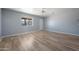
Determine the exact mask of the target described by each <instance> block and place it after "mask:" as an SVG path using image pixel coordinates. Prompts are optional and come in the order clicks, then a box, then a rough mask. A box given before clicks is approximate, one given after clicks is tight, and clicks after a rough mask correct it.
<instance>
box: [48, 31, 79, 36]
mask: <svg viewBox="0 0 79 59" xmlns="http://www.w3.org/2000/svg"><path fill="white" fill-rule="evenodd" d="M49 32H51V31H49ZM52 32H56V33H61V34H66V35H74V36H79V35H77V34H72V33H65V32H58V31H52Z"/></svg>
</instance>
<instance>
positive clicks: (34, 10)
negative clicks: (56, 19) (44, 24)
mask: <svg viewBox="0 0 79 59" xmlns="http://www.w3.org/2000/svg"><path fill="white" fill-rule="evenodd" d="M9 9H11V10H15V11H20V12H24V13H29V14H32V15H38V16H42V17H47V16H50V15H51V14H53V9H52V8H9ZM42 10H44V13H42Z"/></svg>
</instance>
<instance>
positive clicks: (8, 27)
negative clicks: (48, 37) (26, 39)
mask: <svg viewBox="0 0 79 59" xmlns="http://www.w3.org/2000/svg"><path fill="white" fill-rule="evenodd" d="M24 16H31V17H32V19H33V26H23V25H22V22H21V18H22V17H24ZM40 19H42V17H38V16H33V15H29V14H25V13H21V12H16V11H12V10H8V9H2V36H5V35H12V34H18V33H25V32H30V31H39V30H40V26H42V25H40Z"/></svg>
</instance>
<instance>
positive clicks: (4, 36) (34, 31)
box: [0, 30, 40, 38]
mask: <svg viewBox="0 0 79 59" xmlns="http://www.w3.org/2000/svg"><path fill="white" fill-rule="evenodd" d="M38 31H40V30H38ZM38 31H30V32H24V33H18V34H12V35H5V36H1V37H0V38H5V37H10V36H17V35H22V34H28V33H33V32H38Z"/></svg>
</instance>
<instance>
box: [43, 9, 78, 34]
mask: <svg viewBox="0 0 79 59" xmlns="http://www.w3.org/2000/svg"><path fill="white" fill-rule="evenodd" d="M53 11H54V13H53V14H52V15H51V16H50V17H48V18H47V19H45V20H44V23H45V26H44V27H45V29H46V30H48V31H51V32H64V33H70V34H76V35H79V9H74V8H73V9H69V8H66V9H64V8H60V9H57V8H56V9H53Z"/></svg>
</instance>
